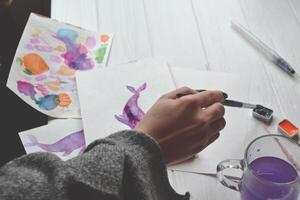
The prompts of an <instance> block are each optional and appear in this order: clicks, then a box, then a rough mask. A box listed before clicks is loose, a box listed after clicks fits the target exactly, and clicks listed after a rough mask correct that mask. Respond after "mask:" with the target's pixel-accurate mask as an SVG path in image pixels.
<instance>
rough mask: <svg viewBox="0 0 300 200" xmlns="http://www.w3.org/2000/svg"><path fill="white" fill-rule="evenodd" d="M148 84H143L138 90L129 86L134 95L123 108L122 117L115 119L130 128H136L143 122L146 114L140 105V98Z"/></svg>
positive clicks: (116, 116) (117, 116) (118, 116)
mask: <svg viewBox="0 0 300 200" xmlns="http://www.w3.org/2000/svg"><path fill="white" fill-rule="evenodd" d="M146 86H147V85H146V83H144V84H142V85H141V86H140V87H139V88H138V89H137V90H135V89H134V87H132V86H127V89H128V90H129V91H130V92H132V93H133V95H132V96H131V97H130V99H129V100H128V101H127V103H126V105H125V106H124V108H123V113H122V115H115V118H116V119H117V120H118V121H119V122H121V123H123V124H126V125H127V126H129V127H130V128H135V126H136V125H137V124H138V123H139V122H140V121H141V120H142V118H143V117H144V115H145V113H144V112H143V110H142V109H141V108H140V107H139V105H138V99H139V97H140V92H141V91H143V90H145V89H146Z"/></svg>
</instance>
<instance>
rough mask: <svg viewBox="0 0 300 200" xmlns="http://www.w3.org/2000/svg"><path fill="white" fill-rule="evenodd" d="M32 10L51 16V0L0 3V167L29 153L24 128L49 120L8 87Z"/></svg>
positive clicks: (40, 124)
mask: <svg viewBox="0 0 300 200" xmlns="http://www.w3.org/2000/svg"><path fill="white" fill-rule="evenodd" d="M0 1H1V0H0ZM31 12H35V13H39V14H42V15H45V16H50V0H14V1H13V3H12V4H11V5H10V6H9V7H6V6H4V5H0V166H2V165H3V164H4V163H6V162H8V161H9V160H12V159H13V158H16V157H18V156H20V155H22V154H25V150H24V148H23V145H22V143H21V140H20V138H19V136H18V133H19V132H20V131H24V130H27V129H31V128H35V127H38V126H42V125H45V124H47V120H48V118H47V116H45V115H44V114H41V113H40V112H38V111H36V110H35V109H33V108H31V107H30V106H29V105H27V104H26V103H25V102H23V101H22V100H21V99H20V98H19V97H17V96H16V95H15V94H14V93H13V92H12V91H10V90H9V89H8V88H7V87H6V81H7V77H8V74H9V70H10V67H11V63H12V61H13V58H14V54H15V51H16V47H17V45H18V42H19V39H20V37H21V35H22V32H23V29H24V27H25V25H26V22H27V19H28V17H29V14H30V13H31Z"/></svg>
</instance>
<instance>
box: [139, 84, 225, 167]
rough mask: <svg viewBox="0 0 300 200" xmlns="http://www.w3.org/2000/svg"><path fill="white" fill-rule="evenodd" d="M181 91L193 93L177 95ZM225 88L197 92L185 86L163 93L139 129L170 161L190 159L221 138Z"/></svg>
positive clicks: (169, 162)
mask: <svg viewBox="0 0 300 200" xmlns="http://www.w3.org/2000/svg"><path fill="white" fill-rule="evenodd" d="M177 93H183V94H190V95H186V96H183V97H181V98H176V94H177ZM223 101H224V96H223V93H222V92H221V91H204V92H201V93H198V92H196V91H195V90H192V89H190V88H187V87H183V88H180V89H177V90H175V91H172V92H170V93H168V94H165V95H163V96H162V97H161V98H160V99H158V101H157V102H156V103H155V104H154V105H153V106H152V107H151V108H150V110H149V111H148V112H147V113H146V114H145V116H144V118H143V120H142V121H141V122H140V123H139V124H138V125H137V127H136V128H135V130H137V131H141V132H144V133H146V134H149V135H150V136H151V137H153V138H154V139H155V140H156V141H157V142H158V143H159V145H160V146H161V149H162V152H163V156H164V158H165V161H166V162H167V164H171V163H174V162H180V161H183V160H185V159H188V158H190V157H192V156H194V155H195V154H197V153H198V152H200V151H202V150H203V149H204V148H205V147H207V146H208V145H209V144H211V143H212V142H213V141H215V140H216V139H217V138H218V137H219V131H220V130H222V129H223V128H224V127H225V120H224V118H223V116H224V113H225V109H224V106H223V105H222V104H221V102H223Z"/></svg>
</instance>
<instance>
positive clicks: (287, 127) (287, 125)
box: [278, 119, 299, 137]
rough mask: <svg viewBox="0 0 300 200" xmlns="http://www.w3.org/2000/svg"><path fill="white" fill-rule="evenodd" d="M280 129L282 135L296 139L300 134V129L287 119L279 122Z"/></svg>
mask: <svg viewBox="0 0 300 200" xmlns="http://www.w3.org/2000/svg"><path fill="white" fill-rule="evenodd" d="M278 128H279V130H280V131H281V132H282V133H284V134H286V135H287V136H289V137H294V136H296V135H297V134H298V133H299V129H298V128H297V127H296V126H295V125H294V124H292V122H290V121H289V120H287V119H284V120H283V121H281V122H279V124H278Z"/></svg>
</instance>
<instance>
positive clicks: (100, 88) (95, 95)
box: [77, 59, 175, 144]
mask: <svg viewBox="0 0 300 200" xmlns="http://www.w3.org/2000/svg"><path fill="white" fill-rule="evenodd" d="M144 83H146V84H147V85H146V88H145V89H144V90H143V91H141V92H140V93H139V94H140V96H139V99H138V106H139V107H140V108H141V109H142V110H143V111H144V112H146V111H147V110H148V109H149V108H150V107H151V106H152V105H153V104H154V103H155V101H156V100H157V99H158V98H159V97H160V96H161V95H163V94H164V93H167V92H169V91H171V90H173V89H174V88H175V87H174V83H173V81H172V78H171V76H170V73H169V69H168V67H167V64H166V62H164V61H162V60H160V59H145V60H140V61H137V62H133V63H127V64H124V65H118V67H115V68H113V69H112V68H107V69H97V70H95V71H90V72H85V73H80V74H77V84H78V91H79V100H80V105H81V114H82V118H83V126H84V130H85V136H86V142H87V144H89V143H91V142H92V141H94V140H96V139H99V138H103V137H106V136H108V135H110V134H112V133H114V132H116V131H119V130H124V129H130V127H129V126H128V125H126V124H124V123H121V122H119V121H118V120H117V119H116V118H115V115H121V114H122V112H123V108H124V106H125V104H126V103H127V101H128V100H129V98H131V97H132V96H133V95H134V94H133V93H132V92H130V91H129V90H128V89H127V88H126V86H127V85H128V86H132V87H134V88H135V89H137V88H138V87H140V86H141V85H143V84H144Z"/></svg>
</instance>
